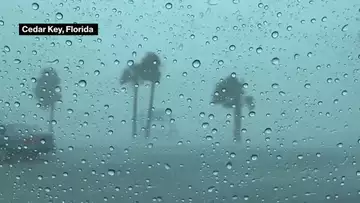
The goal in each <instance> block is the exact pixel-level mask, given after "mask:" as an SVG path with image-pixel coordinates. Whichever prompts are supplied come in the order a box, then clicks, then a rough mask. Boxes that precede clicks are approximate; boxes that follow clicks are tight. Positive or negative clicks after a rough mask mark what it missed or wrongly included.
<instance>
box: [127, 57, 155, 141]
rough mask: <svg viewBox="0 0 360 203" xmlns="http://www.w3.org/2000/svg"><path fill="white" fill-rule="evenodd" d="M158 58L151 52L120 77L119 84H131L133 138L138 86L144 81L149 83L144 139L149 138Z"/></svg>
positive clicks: (135, 129) (135, 128)
mask: <svg viewBox="0 0 360 203" xmlns="http://www.w3.org/2000/svg"><path fill="white" fill-rule="evenodd" d="M159 67H160V58H159V57H158V56H157V55H156V54H155V53H153V52H148V53H147V54H146V55H145V57H144V58H143V59H142V60H141V63H136V64H134V65H132V66H129V67H128V68H126V69H125V70H124V72H123V74H122V76H121V79H120V84H121V85H124V84H126V83H131V84H132V85H133V87H134V101H133V125H132V132H133V136H134V137H136V136H135V135H136V134H137V100H138V91H139V85H140V84H143V83H144V82H145V81H148V82H150V83H151V94H150V99H149V109H148V118H147V126H146V138H148V137H149V136H150V128H151V121H152V108H153V103H154V94H155V85H156V83H157V82H159V80H160V77H161V73H160V69H159Z"/></svg>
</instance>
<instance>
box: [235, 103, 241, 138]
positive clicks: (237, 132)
mask: <svg viewBox="0 0 360 203" xmlns="http://www.w3.org/2000/svg"><path fill="white" fill-rule="evenodd" d="M241 113H242V112H241V105H240V102H237V104H236V106H235V108H234V139H235V141H236V142H238V141H241V135H240V131H241Z"/></svg>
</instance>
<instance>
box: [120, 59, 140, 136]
mask: <svg viewBox="0 0 360 203" xmlns="http://www.w3.org/2000/svg"><path fill="white" fill-rule="evenodd" d="M140 68H141V66H140V65H139V64H134V65H133V66H129V67H128V68H126V69H125V70H124V72H123V74H122V76H121V78H120V84H121V85H124V84H126V83H130V84H131V85H132V88H133V90H134V100H133V118H132V136H133V137H136V135H137V101H138V93H139V85H140V84H139V83H141V82H142V80H141V78H140V76H139V75H140V74H139V71H140Z"/></svg>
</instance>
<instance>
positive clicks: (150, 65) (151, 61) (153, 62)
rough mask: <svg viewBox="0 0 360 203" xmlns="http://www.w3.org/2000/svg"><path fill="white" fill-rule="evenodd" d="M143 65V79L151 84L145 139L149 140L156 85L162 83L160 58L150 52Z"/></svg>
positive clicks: (143, 60)
mask: <svg viewBox="0 0 360 203" xmlns="http://www.w3.org/2000/svg"><path fill="white" fill-rule="evenodd" d="M141 65H142V69H141V70H142V72H141V78H142V79H143V80H144V81H148V82H150V83H151V90H150V99H149V108H148V118H147V124H146V134H145V137H146V138H149V137H150V130H151V121H152V112H153V106H154V98H155V85H156V83H157V82H160V78H161V72H160V65H161V62H160V58H159V56H157V55H156V54H155V53H152V52H148V53H147V54H146V56H145V57H144V58H143V59H142V61H141Z"/></svg>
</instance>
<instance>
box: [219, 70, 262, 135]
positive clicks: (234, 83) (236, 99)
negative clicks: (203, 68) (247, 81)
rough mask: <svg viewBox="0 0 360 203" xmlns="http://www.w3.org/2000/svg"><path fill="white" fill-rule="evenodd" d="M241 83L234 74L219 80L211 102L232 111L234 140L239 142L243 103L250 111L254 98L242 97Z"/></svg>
mask: <svg viewBox="0 0 360 203" xmlns="http://www.w3.org/2000/svg"><path fill="white" fill-rule="evenodd" d="M243 84H244V82H243V81H241V82H240V81H239V80H238V79H237V78H236V76H235V75H234V74H231V75H230V76H228V77H227V78H226V79H221V80H220V82H219V83H217V84H216V87H215V91H214V94H213V96H212V102H213V103H214V104H221V105H222V106H223V107H224V108H227V109H230V108H233V109H234V113H233V114H234V115H233V116H234V132H233V133H234V139H235V141H238V140H240V138H241V137H240V131H241V116H242V108H243V106H244V103H245V104H246V105H247V106H248V108H249V109H250V110H252V109H254V108H255V104H254V98H253V97H252V96H244V94H245V91H244V89H243Z"/></svg>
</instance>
